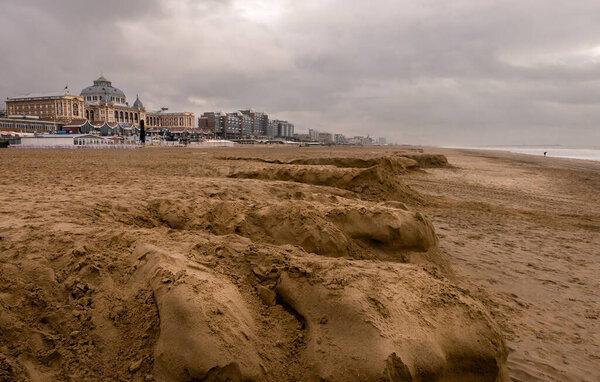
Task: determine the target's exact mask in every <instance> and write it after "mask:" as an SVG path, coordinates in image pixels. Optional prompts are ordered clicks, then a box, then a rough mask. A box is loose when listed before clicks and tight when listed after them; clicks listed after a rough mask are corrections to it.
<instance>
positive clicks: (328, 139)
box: [317, 133, 333, 144]
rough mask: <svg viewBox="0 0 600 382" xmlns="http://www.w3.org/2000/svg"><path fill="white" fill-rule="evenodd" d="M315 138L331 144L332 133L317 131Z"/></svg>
mask: <svg viewBox="0 0 600 382" xmlns="http://www.w3.org/2000/svg"><path fill="white" fill-rule="evenodd" d="M317 140H318V141H319V142H321V143H325V144H331V143H333V135H331V133H319V135H318V137H317Z"/></svg>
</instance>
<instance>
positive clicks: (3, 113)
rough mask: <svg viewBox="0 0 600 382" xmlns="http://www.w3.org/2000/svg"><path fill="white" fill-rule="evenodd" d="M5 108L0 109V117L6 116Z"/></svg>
mask: <svg viewBox="0 0 600 382" xmlns="http://www.w3.org/2000/svg"><path fill="white" fill-rule="evenodd" d="M6 116H7V115H6V109H0V118H6Z"/></svg>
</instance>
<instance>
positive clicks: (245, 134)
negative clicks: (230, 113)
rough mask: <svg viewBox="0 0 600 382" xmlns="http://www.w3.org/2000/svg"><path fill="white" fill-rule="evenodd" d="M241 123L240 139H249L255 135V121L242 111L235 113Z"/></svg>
mask: <svg viewBox="0 0 600 382" xmlns="http://www.w3.org/2000/svg"><path fill="white" fill-rule="evenodd" d="M235 114H236V115H237V118H238V120H239V122H240V138H244V139H248V138H252V137H253V135H254V120H253V118H251V117H250V115H249V114H244V113H242V112H241V111H237V112H235Z"/></svg>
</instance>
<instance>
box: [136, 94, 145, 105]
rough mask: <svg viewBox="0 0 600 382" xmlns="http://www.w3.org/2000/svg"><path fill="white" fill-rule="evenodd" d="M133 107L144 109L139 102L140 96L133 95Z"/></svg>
mask: <svg viewBox="0 0 600 382" xmlns="http://www.w3.org/2000/svg"><path fill="white" fill-rule="evenodd" d="M133 107H139V108H142V107H144V104H143V103H142V101H140V96H139V95H137V94H136V95H135V102H134V103H133Z"/></svg>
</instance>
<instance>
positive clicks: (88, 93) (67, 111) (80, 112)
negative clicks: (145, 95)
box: [6, 75, 195, 131]
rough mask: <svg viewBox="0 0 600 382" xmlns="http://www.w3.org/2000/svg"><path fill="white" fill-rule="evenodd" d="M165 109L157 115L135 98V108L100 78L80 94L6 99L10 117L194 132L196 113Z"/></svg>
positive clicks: (47, 94)
mask: <svg viewBox="0 0 600 382" xmlns="http://www.w3.org/2000/svg"><path fill="white" fill-rule="evenodd" d="M166 110H168V109H166V108H162V109H161V110H160V111H156V112H146V108H145V107H144V104H143V103H142V101H141V100H140V99H139V97H138V96H136V99H135V101H134V102H133V105H130V104H129V102H127V98H126V96H125V93H124V92H123V91H122V90H121V89H119V88H116V87H114V86H113V85H112V82H111V81H109V80H108V79H106V78H105V77H104V76H103V75H100V77H99V78H98V79H96V80H95V81H93V84H92V85H91V86H88V87H86V88H85V89H83V90H82V91H81V93H80V95H72V94H69V92H68V90H67V89H66V88H65V91H64V92H57V93H46V94H28V95H25V96H21V97H9V98H7V99H6V114H7V116H6V117H7V118H11V117H12V118H25V117H30V116H33V117H37V118H39V120H40V121H51V122H56V123H59V124H63V125H69V124H71V122H72V121H77V123H74V125H76V124H80V122H79V121H80V120H87V121H89V122H90V123H92V124H94V122H106V123H108V124H109V125H111V126H113V125H119V128H120V129H115V131H122V129H132V128H135V129H133V130H134V131H135V130H136V129H139V127H140V122H141V121H145V122H146V126H147V127H148V128H150V129H153V128H154V129H163V128H166V129H168V130H173V131H187V130H193V129H194V123H195V118H194V113H192V112H167V111H166Z"/></svg>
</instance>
